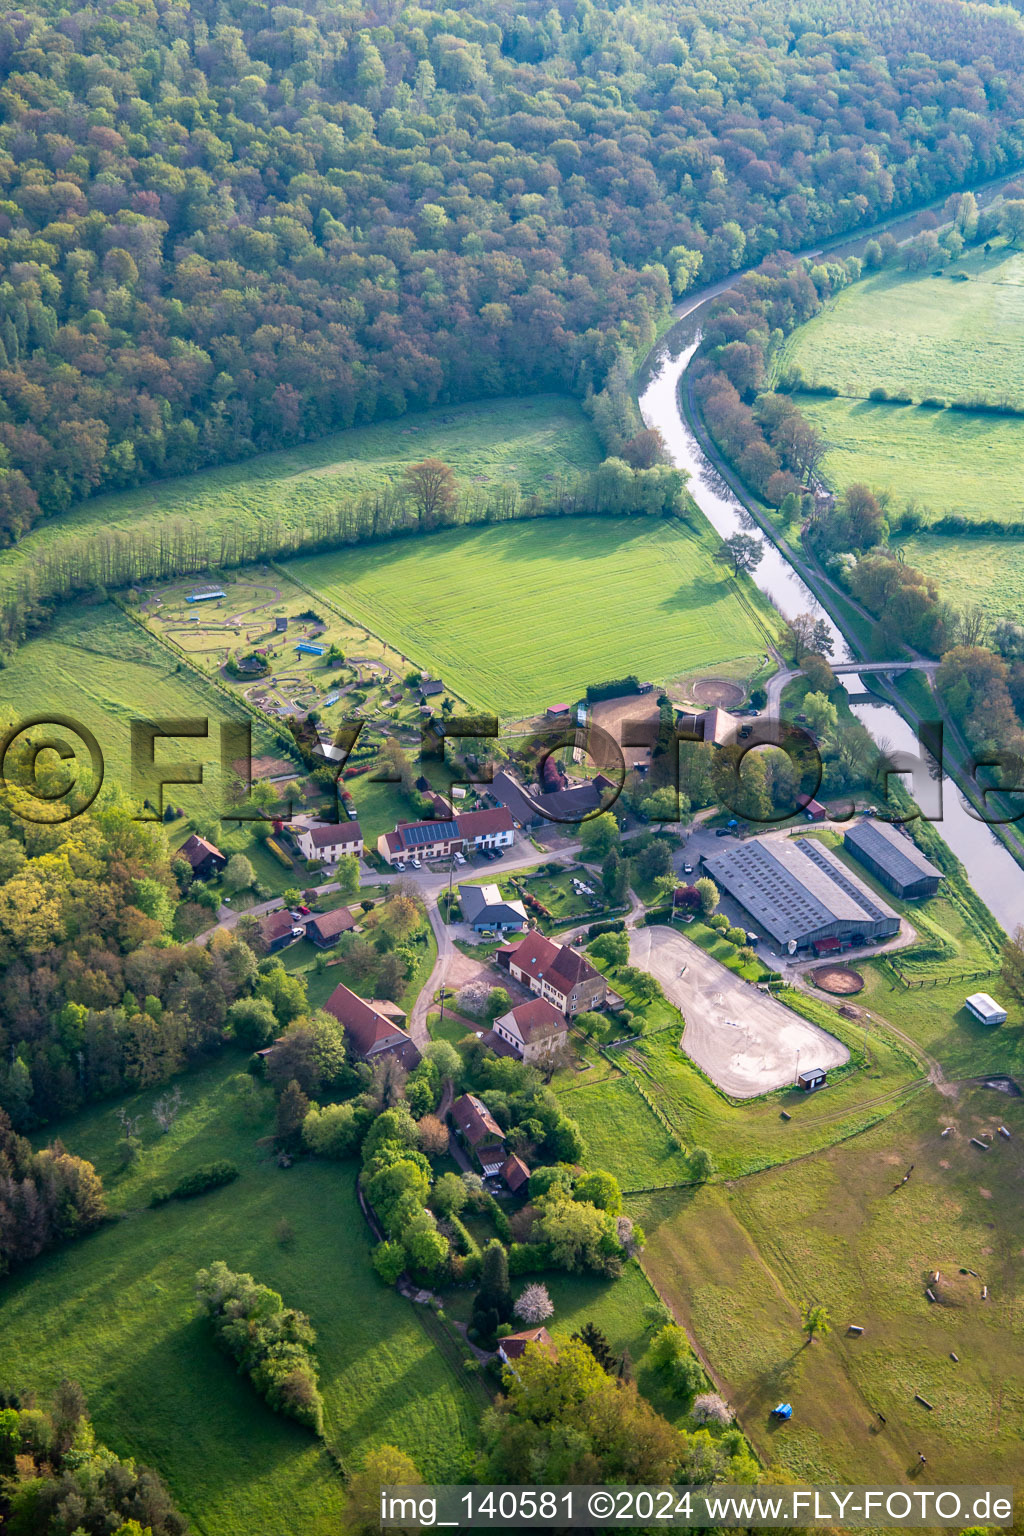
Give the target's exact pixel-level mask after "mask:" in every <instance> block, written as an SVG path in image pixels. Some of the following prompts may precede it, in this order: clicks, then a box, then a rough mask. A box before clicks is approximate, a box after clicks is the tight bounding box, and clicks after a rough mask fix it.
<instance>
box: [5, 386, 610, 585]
mask: <svg viewBox="0 0 1024 1536" xmlns="http://www.w3.org/2000/svg"><path fill="white" fill-rule="evenodd" d="M431 457H432V458H439V459H444V461H445V462H446V463H448V464H450V465H451V467H452V469H454V471H455V474H456V477H457V478H458V480H459V481H460V482H461V483H462V484H463V485H465V487H466V488H467V489H468V488H472V487H474V486H475V487H479V488H480V489H486V488H487V486H488V485H498V486H500V485H502V484H506V483H515V484H518V485H520V486H522V488H523V490H524V491H534V490H538V489H540V488H541V487H542V486H543V485H544V484H545V483H551V482H553V481H554V480H556V479H557V478H558V477H559V476H566V477H571V476H572V475H574V474H576V473H577V472H580V471H586V470H590V469H594V468H596V466H597V465H598V463H599V462H600V459H601V451H600V446H599V444H598V440H597V436H596V434H595V432H594V429H593V427H592V426H591V425H590V422H589V421H588V420H587V418H586V416H585V415H584V414H583V411H582V410H581V408H580V407H579V405H577V403H576V402H575V401H574V400H570V399H569V398H568V397H567V396H564V395H550V394H549V395H533V396H530V397H528V398H524V399H513V398H510V399H504V398H502V399H498V400H477V401H474V402H472V403H470V404H468V405H452V406H444V407H437V408H435V409H433V410H429V411H418V412H413V413H410V414H409V415H406V416H403V417H402V418H401V419H400V420H398V421H385V422H377V423H375V424H374V425H373V426H368V427H353V428H351V429H350V430H349V431H347V432H335V433H333V434H331V435H330V436H328V437H322V438H318V439H317V441H316V442H315V443H306V444H303V445H302V446H301V447H298V448H291V449H288V450H286V451H283V452H279V453H265V454H259V455H258V456H257V457H255V458H251V459H245V460H243V461H242V462H241V463H238V464H226V465H224V466H223V467H221V468H217V469H204V470H200V471H198V472H197V473H196V474H194V475H181V476H178V477H176V478H175V479H172V480H158V481H155V482H153V483H152V484H150V485H144V486H139V487H137V488H136V489H133V490H129V491H119V492H116V493H114V494H111V495H106V496H96V497H94V498H93V499H91V500H89V501H85V502H81V503H80V504H79V505H78V506H76V507H74V508H73V509H72V510H71V511H70V512H68V513H65V514H64V515H63V516H61V517H60V518H55V519H53V520H52V521H51V522H48V523H46V524H44V525H43V526H42V527H40V528H37V529H35V530H34V531H33V532H32V533H31V534H29V535H28V537H27V538H25V539H23V540H22V541H21V543H20V544H19V545H18V547H17V548H16V549H10V550H4V552H3V554H2V555H0V582H2V581H4V580H5V579H6V577H7V574H8V572H15V571H16V570H17V569H18V568H19V566H20V565H21V563H22V562H23V561H25V560H31V558H32V555H33V552H34V551H36V550H38V549H39V548H41V547H42V546H43V545H45V544H49V543H50V542H51V541H52V540H55V539H56V540H59V539H62V538H65V537H67V536H69V535H73V536H81V535H83V534H92V533H96V534H99V533H103V532H106V531H108V530H110V529H124V530H127V529H131V528H137V527H139V526H154V527H155V526H156V525H157V524H161V523H162V524H165V525H168V524H173V523H175V522H179V521H186V522H189V523H192V524H195V525H198V526H199V527H200V528H202V529H204V530H205V531H206V532H208V533H214V534H215V533H220V532H225V531H227V530H228V529H229V528H230V527H231V526H232V525H233V524H238V523H240V522H246V523H253V522H260V521H262V522H268V523H274V524H277V525H280V526H282V527H287V528H300V527H302V526H303V525H304V523H305V522H306V520H307V518H308V517H309V516H310V514H311V513H313V512H315V511H317V510H318V509H321V508H322V507H323V506H324V505H325V504H327V505H329V504H330V503H331V502H332V501H336V500H338V499H339V498H342V497H346V498H347V497H352V496H358V495H360V494H361V493H362V492H364V491H373V490H377V489H380V488H381V487H383V486H385V485H387V483H388V482H389V481H391V480H395V479H397V478H399V477H400V476H401V474H402V472H403V470H405V469H406V468H407V467H408V465H410V464H415V463H417V462H418V461H419V460H421V459H425V458H431Z"/></svg>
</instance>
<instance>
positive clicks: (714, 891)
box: [694, 875, 719, 918]
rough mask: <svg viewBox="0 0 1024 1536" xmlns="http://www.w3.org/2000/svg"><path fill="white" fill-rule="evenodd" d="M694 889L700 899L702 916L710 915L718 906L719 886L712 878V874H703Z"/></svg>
mask: <svg viewBox="0 0 1024 1536" xmlns="http://www.w3.org/2000/svg"><path fill="white" fill-rule="evenodd" d="M694 890H695V891H696V892H697V895H698V897H699V899H700V910H701V916H702V917H705V918H707V917H710V916H711V914H712V912H713V911H714V910H715V908H716V907H717V906H718V902H719V893H718V886H717V885H716V884H715V882H714V881H713V880H712V879H711V877H710V875H702V876H701V878H700V879H699V880H698V881H697V882H696V884H695V885H694Z"/></svg>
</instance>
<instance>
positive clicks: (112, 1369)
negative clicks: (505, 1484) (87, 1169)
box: [0, 1056, 475, 1536]
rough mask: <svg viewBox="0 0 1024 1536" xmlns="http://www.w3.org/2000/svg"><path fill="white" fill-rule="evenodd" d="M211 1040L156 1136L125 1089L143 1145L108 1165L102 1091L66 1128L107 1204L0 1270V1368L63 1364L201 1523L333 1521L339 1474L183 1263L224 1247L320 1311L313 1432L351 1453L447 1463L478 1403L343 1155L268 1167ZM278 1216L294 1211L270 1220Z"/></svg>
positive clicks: (245, 1106)
mask: <svg viewBox="0 0 1024 1536" xmlns="http://www.w3.org/2000/svg"><path fill="white" fill-rule="evenodd" d="M243 1067H244V1058H243V1057H241V1056H239V1057H237V1058H230V1059H228V1058H225V1059H223V1060H221V1061H219V1062H218V1063H216V1064H215V1065H213V1066H211V1067H208V1068H205V1069H203V1070H201V1071H198V1072H195V1073H191V1074H189V1076H188V1077H187V1078H184V1079H183V1080H182V1089H183V1094H184V1098H185V1101H186V1108H185V1110H184V1111H183V1113H182V1114H181V1116H180V1117H179V1119H178V1121H177V1122H176V1124H175V1125H174V1127H173V1129H172V1130H171V1132H170V1133H169V1134H168V1135H167V1136H163V1135H162V1134H161V1133H160V1132H159V1131H158V1129H157V1126H156V1123H155V1121H154V1120H153V1118H152V1116H151V1114H150V1108H151V1105H152V1102H153V1099H154V1098H155V1097H159V1096H160V1094H161V1093H162V1092H163V1091H164V1090H152V1091H149V1092H146V1093H144V1094H140V1095H138V1096H136V1097H135V1098H134V1099H131V1100H128V1101H126V1102H127V1108H128V1110H129V1112H130V1113H131V1114H133V1115H135V1114H139V1115H141V1117H142V1125H141V1134H142V1137H143V1143H144V1145H143V1150H142V1152H141V1153H140V1155H139V1157H138V1159H137V1161H136V1163H135V1164H134V1166H132V1167H131V1168H129V1170H128V1171H127V1172H124V1171H121V1168H120V1161H119V1158H118V1154H117V1142H118V1138H119V1136H120V1134H121V1131H120V1125H119V1122H118V1119H117V1113H116V1109H115V1106H114V1105H112V1104H106V1105H101V1106H98V1107H96V1108H94V1109H91V1110H89V1111H87V1112H85V1113H83V1114H82V1115H80V1116H78V1117H77V1118H76V1119H74V1120H72V1121H70V1122H67V1123H65V1124H63V1125H62V1126H61V1127H60V1132H61V1135H62V1136H63V1137H64V1139H65V1140H66V1143H67V1145H68V1146H69V1147H71V1148H73V1149H74V1150H75V1151H76V1152H78V1153H80V1154H82V1155H83V1156H86V1157H89V1158H91V1159H92V1160H93V1161H94V1162H95V1163H96V1165H97V1167H98V1168H99V1170H100V1172H101V1173H102V1175H103V1178H104V1181H105V1183H106V1185H107V1189H108V1195H109V1199H110V1204H111V1206H112V1208H113V1212H114V1215H115V1218H116V1219H115V1220H114V1221H112V1222H111V1223H110V1224H108V1225H107V1226H105V1227H104V1228H102V1229H101V1230H100V1231H99V1232H97V1233H96V1234H94V1235H93V1236H91V1237H89V1238H87V1239H85V1240H84V1241H82V1242H81V1243H79V1244H76V1245H73V1246H71V1247H68V1248H66V1249H64V1250H63V1251H61V1252H60V1253H57V1254H54V1255H52V1256H50V1257H48V1258H44V1259H42V1260H40V1261H39V1262H37V1263H36V1264H34V1265H32V1266H31V1267H30V1268H28V1269H26V1270H24V1271H23V1272H21V1273H20V1274H18V1275H16V1276H15V1277H14V1278H13V1279H11V1280H7V1281H5V1282H4V1287H3V1318H4V1326H3V1329H2V1330H0V1381H3V1382H4V1383H5V1384H8V1385H10V1386H11V1387H15V1388H19V1389H20V1390H22V1391H28V1390H35V1391H38V1392H39V1393H40V1394H44V1395H45V1394H48V1393H49V1392H50V1391H51V1390H52V1389H53V1387H54V1386H55V1385H56V1384H57V1382H58V1381H59V1380H60V1379H61V1377H62V1376H64V1375H69V1376H73V1377H75V1378H76V1379H77V1380H79V1381H80V1382H81V1383H82V1386H83V1387H84V1389H85V1391H86V1393H87V1394H88V1397H89V1401H90V1406H91V1409H92V1415H93V1418H94V1420H95V1423H96V1428H97V1431H98V1433H99V1434H100V1435H101V1436H102V1438H103V1439H104V1440H106V1441H107V1443H108V1444H110V1445H111V1446H112V1447H113V1448H114V1449H115V1450H117V1451H118V1452H119V1453H120V1454H122V1455H125V1454H128V1455H133V1456H136V1457H138V1458H139V1459H140V1460H142V1461H144V1462H147V1463H150V1464H152V1465H155V1466H157V1467H159V1468H160V1470H161V1472H162V1474H163V1475H164V1477H165V1478H166V1480H167V1482H168V1484H169V1486H170V1488H171V1492H172V1494H173V1496H174V1498H175V1501H176V1502H177V1503H178V1504H179V1505H180V1507H181V1508H182V1509H183V1510H184V1511H185V1512H186V1513H187V1514H189V1515H190V1516H191V1517H192V1520H193V1522H194V1527H195V1529H196V1530H197V1531H199V1532H201V1533H202V1536H235V1533H237V1532H239V1531H243V1530H244V1531H246V1532H247V1533H249V1536H277V1533H279V1532H280V1531H282V1530H284V1529H301V1530H302V1531H303V1532H309V1533H311V1536H327V1533H329V1532H334V1531H338V1530H340V1529H342V1528H343V1526H344V1515H343V1504H344V1491H343V1485H342V1482H341V1479H340V1477H339V1476H338V1473H337V1471H336V1470H335V1469H334V1467H332V1465H331V1462H330V1460H329V1458H328V1456H327V1454H326V1453H325V1452H324V1450H323V1448H322V1447H321V1446H320V1445H318V1443H317V1442H316V1441H315V1440H314V1439H313V1437H312V1435H310V1434H309V1433H308V1431H305V1430H303V1429H301V1428H300V1427H299V1426H297V1425H296V1424H294V1423H293V1422H292V1421H290V1420H287V1419H284V1418H282V1417H280V1416H279V1415H277V1414H274V1413H273V1412H272V1411H271V1410H270V1409H269V1408H268V1407H267V1406H266V1404H265V1403H264V1402H263V1401H262V1400H261V1399H260V1398H259V1397H258V1396H257V1395H256V1393H255V1392H254V1391H253V1389H252V1387H251V1386H250V1385H249V1384H248V1382H247V1381H246V1380H245V1379H244V1378H243V1377H241V1376H239V1375H238V1374H237V1372H236V1370H235V1367H234V1365H233V1364H232V1363H231V1361H230V1360H229V1359H228V1358H227V1357H226V1356H224V1355H223V1354H221V1353H220V1352H219V1351H218V1350H217V1348H216V1347H215V1345H214V1343H213V1341H212V1338H211V1337H210V1334H209V1330H208V1329H207V1328H206V1327H205V1325H204V1324H203V1323H202V1322H201V1320H200V1319H199V1318H197V1317H196V1316H195V1315H194V1308H193V1302H192V1296H193V1277H194V1275H195V1271H196V1270H197V1269H199V1268H200V1267H202V1266H204V1265H207V1264H209V1263H210V1262H212V1261H213V1260H214V1259H218V1258H222V1259H224V1260H226V1261H227V1263H228V1264H229V1265H231V1266H232V1267H233V1268H235V1269H241V1270H248V1271H250V1272H251V1273H252V1274H254V1275H255V1276H256V1277H257V1278H258V1279H260V1280H262V1281H264V1282H266V1283H267V1284H269V1285H271V1286H273V1287H274V1288H275V1289H277V1290H280V1291H281V1293H282V1294H283V1296H284V1297H285V1299H286V1301H287V1302H289V1303H292V1304H294V1305H295V1306H297V1307H299V1308H301V1309H302V1310H303V1311H305V1312H307V1313H308V1314H309V1316H310V1318H311V1320H312V1323H313V1326H314V1328H315V1329H316V1332H317V1335H318V1339H317V1346H316V1348H317V1356H318V1359H319V1362H320V1384H321V1389H322V1391H323V1394H324V1399H325V1403H326V1410H327V1412H326V1428H325V1440H326V1442H327V1444H328V1445H329V1446H330V1447H332V1449H334V1450H336V1451H337V1453H338V1454H339V1455H340V1456H341V1458H342V1461H343V1463H344V1464H345V1465H346V1466H356V1465H358V1464H359V1460H360V1457H361V1456H362V1454H364V1452H365V1450H366V1448H367V1447H368V1446H369V1445H371V1444H379V1443H381V1442H391V1443H393V1444H395V1445H399V1446H401V1447H402V1448H403V1449H404V1450H406V1451H407V1452H408V1453H409V1455H411V1456H412V1457H413V1459H414V1460H415V1461H416V1463H417V1465H418V1466H419V1467H420V1470H421V1471H422V1472H423V1473H424V1475H425V1476H427V1477H435V1478H437V1479H447V1480H454V1481H457V1480H458V1479H459V1477H460V1475H461V1473H462V1471H463V1464H464V1463H463V1458H464V1456H465V1453H466V1451H467V1449H468V1446H469V1444H470V1442H471V1439H472V1436H473V1432H474V1417H473V1415H474V1411H475V1405H474V1404H472V1403H471V1402H470V1400H469V1399H468V1398H467V1397H466V1395H465V1394H464V1392H463V1389H462V1387H461V1386H460V1384H459V1383H458V1382H457V1381H456V1379H455V1377H454V1376H453V1375H452V1374H451V1372H450V1370H449V1367H448V1366H447V1365H446V1364H445V1362H444V1360H443V1359H442V1357H441V1355H440V1354H439V1353H438V1351H437V1349H436V1348H435V1346H434V1344H433V1343H432V1342H431V1340H430V1338H429V1337H428V1335H427V1334H426V1332H425V1331H424V1328H423V1326H422V1324H421V1323H420V1321H419V1319H418V1317H417V1315H416V1312H415V1310H414V1308H413V1306H412V1304H411V1303H409V1302H407V1301H405V1300H403V1298H402V1297H400V1296H399V1295H398V1294H397V1292H395V1291H393V1290H389V1289H387V1288H386V1287H384V1286H383V1285H381V1284H380V1283H379V1282H378V1280H377V1279H376V1277H375V1275H374V1273H373V1270H372V1269H371V1267H370V1262H369V1254H370V1247H371V1242H370V1234H369V1231H368V1229H367V1228H366V1226H365V1224H364V1222H363V1219H362V1217H361V1215H360V1213H359V1210H358V1207H357V1205H356V1200H355V1181H356V1167H355V1165H354V1164H353V1163H334V1164H329V1163H314V1162H304V1163H301V1164H299V1165H298V1166H296V1167H294V1168H292V1169H289V1170H282V1169H280V1168H278V1167H277V1165H276V1162H275V1160H274V1158H273V1156H272V1155H271V1154H270V1153H269V1151H268V1150H267V1149H266V1148H264V1147H261V1146H260V1145H259V1144H258V1139H259V1138H260V1137H263V1136H266V1135H267V1133H268V1131H269V1130H271V1129H272V1124H273V1103H272V1100H271V1098H270V1095H269V1092H268V1091H267V1090H263V1089H261V1088H258V1087H256V1086H255V1085H254V1084H253V1082H252V1080H251V1079H250V1078H249V1077H248V1075H247V1074H246V1073H245V1072H244V1071H243V1070H242V1068H243ZM224 1157H227V1158H230V1159H231V1160H232V1161H233V1162H234V1163H235V1164H236V1165H237V1166H238V1167H239V1169H240V1170H241V1176H240V1178H239V1179H238V1180H237V1181H236V1182H235V1183H234V1184H232V1185H231V1186H229V1187H228V1188H226V1189H222V1190H217V1191H214V1192H212V1193H211V1194H208V1195H205V1196H203V1197H201V1198H200V1199H197V1200H191V1201H188V1202H177V1201H172V1202H170V1203H169V1204H167V1205H164V1206H162V1207H160V1208H159V1209H156V1210H150V1209H149V1208H148V1200H149V1196H150V1193H151V1191H152V1190H153V1188H154V1187H155V1186H157V1185H160V1184H165V1185H167V1184H171V1183H173V1182H174V1181H175V1180H176V1179H177V1178H179V1177H181V1176H182V1175H183V1174H184V1173H185V1172H187V1171H189V1170H191V1169H193V1168H195V1167H196V1166H198V1165H199V1164H201V1163H207V1162H210V1161H213V1160H215V1159H218V1158H224ZM282 1221H287V1222H288V1223H289V1224H290V1226H291V1228H292V1229H293V1233H294V1235H293V1236H292V1237H290V1238H285V1239H284V1240H282V1237H281V1235H280V1233H279V1227H280V1224H281V1223H282Z"/></svg>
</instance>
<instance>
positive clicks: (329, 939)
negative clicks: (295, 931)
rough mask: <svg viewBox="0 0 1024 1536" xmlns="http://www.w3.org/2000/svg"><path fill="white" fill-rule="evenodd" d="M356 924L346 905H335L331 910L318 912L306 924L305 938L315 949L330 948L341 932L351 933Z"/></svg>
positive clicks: (335, 942)
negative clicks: (309, 940) (310, 941)
mask: <svg viewBox="0 0 1024 1536" xmlns="http://www.w3.org/2000/svg"><path fill="white" fill-rule="evenodd" d="M355 925H356V920H355V918H354V917H353V916H352V913H351V912H350V911H349V909H348V907H336V908H335V910H334V911H333V912H319V913H317V915H316V917H311V918H310V919H309V922H308V923H307V924H306V938H307V939H311V940H312V942H313V943H314V944H315V945H316V947H317V949H330V948H331V947H332V946H333V945H334V944H337V942H338V940H339V939H340V938H341V936H342V934H343V933H351V931H352V929H353V928H354V927H355Z"/></svg>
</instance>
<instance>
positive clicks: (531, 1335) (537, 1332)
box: [498, 1326, 558, 1360]
mask: <svg viewBox="0 0 1024 1536" xmlns="http://www.w3.org/2000/svg"><path fill="white" fill-rule="evenodd" d="M498 1342H499V1346H500V1348H501V1352H502V1354H503V1355H505V1357H506V1358H507V1359H509V1360H518V1359H519V1358H520V1357H521V1356H522V1355H523V1354H524V1352H525V1350H526V1346H527V1344H536V1345H537V1346H538V1348H540V1349H543V1350H545V1351H546V1352H547V1354H549V1355H554V1356H556V1357H557V1355H558V1350H557V1349H556V1348H555V1341H554V1339H553V1338H552V1337H551V1335H550V1333H548V1331H547V1329H546V1328H544V1327H543V1326H542V1327H540V1328H524V1329H523V1331H522V1333H509V1334H506V1336H505V1337H504V1338H503V1339H500V1340H499V1341H498Z"/></svg>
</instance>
